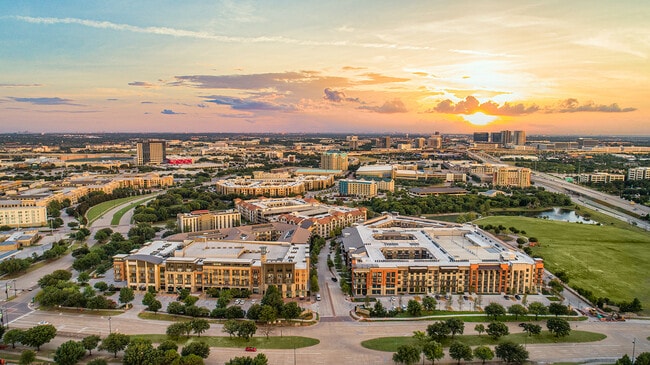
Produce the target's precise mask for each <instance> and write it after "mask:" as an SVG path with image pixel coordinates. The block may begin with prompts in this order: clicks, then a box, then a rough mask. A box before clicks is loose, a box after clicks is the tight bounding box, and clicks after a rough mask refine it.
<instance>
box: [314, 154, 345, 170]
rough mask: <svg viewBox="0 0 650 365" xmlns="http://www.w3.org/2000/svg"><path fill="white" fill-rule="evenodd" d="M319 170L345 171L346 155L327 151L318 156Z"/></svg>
mask: <svg viewBox="0 0 650 365" xmlns="http://www.w3.org/2000/svg"><path fill="white" fill-rule="evenodd" d="M320 168H321V169H324V170H347V169H348V154H347V153H344V152H340V151H327V152H324V153H323V154H322V155H321V156H320Z"/></svg>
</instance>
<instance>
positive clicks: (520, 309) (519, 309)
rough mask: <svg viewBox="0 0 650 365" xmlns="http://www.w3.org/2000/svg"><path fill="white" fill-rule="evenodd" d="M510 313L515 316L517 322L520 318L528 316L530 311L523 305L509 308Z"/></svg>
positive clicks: (514, 305)
mask: <svg viewBox="0 0 650 365" xmlns="http://www.w3.org/2000/svg"><path fill="white" fill-rule="evenodd" d="M508 313H510V314H513V315H514V316H515V321H516V320H517V319H519V316H523V315H526V313H528V310H527V309H526V307H524V306H523V305H521V304H513V305H511V306H510V307H509V308H508Z"/></svg>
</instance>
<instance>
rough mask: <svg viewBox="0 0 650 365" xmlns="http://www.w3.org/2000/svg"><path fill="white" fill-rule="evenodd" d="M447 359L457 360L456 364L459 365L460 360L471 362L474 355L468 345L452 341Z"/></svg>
mask: <svg viewBox="0 0 650 365" xmlns="http://www.w3.org/2000/svg"><path fill="white" fill-rule="evenodd" d="M449 357H451V358H452V359H454V360H458V363H459V364H460V360H465V361H471V360H472V359H473V358H474V354H473V353H472V348H471V347H469V345H466V344H464V343H462V342H458V341H454V342H453V343H452V344H451V346H449Z"/></svg>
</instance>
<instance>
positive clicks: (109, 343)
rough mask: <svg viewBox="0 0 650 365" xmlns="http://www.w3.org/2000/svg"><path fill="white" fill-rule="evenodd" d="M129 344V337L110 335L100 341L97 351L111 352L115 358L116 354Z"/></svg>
mask: <svg viewBox="0 0 650 365" xmlns="http://www.w3.org/2000/svg"><path fill="white" fill-rule="evenodd" d="M129 342H130V338H129V336H127V335H125V334H122V333H111V334H109V335H108V336H107V337H106V338H105V339H103V340H102V344H101V345H99V349H100V350H106V351H109V352H112V353H113V355H114V357H117V353H118V352H120V351H122V350H124V349H125V348H126V346H127V345H128V344H129Z"/></svg>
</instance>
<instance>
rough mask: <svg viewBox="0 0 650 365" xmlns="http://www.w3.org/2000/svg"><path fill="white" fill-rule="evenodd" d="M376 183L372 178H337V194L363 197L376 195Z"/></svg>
mask: <svg viewBox="0 0 650 365" xmlns="http://www.w3.org/2000/svg"><path fill="white" fill-rule="evenodd" d="M377 190H378V187H377V183H376V182H375V181H373V180H363V179H361V180H354V179H345V180H339V194H341V195H352V196H358V197H364V198H372V197H374V196H377Z"/></svg>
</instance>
